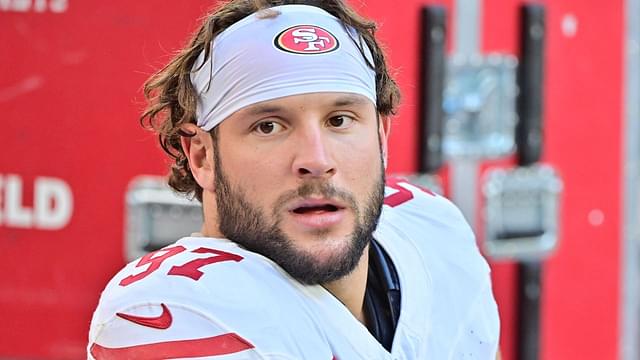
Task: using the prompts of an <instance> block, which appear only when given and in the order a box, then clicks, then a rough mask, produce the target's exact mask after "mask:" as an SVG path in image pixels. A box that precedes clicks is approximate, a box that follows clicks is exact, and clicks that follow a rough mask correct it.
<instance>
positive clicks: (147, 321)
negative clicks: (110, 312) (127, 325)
mask: <svg viewBox="0 0 640 360" xmlns="http://www.w3.org/2000/svg"><path fill="white" fill-rule="evenodd" d="M160 306H162V314H160V315H159V316H152V317H147V316H136V315H130V314H123V313H116V315H117V316H119V317H121V318H123V319H125V320H129V321H131V322H132V323H135V324H138V325H142V326H147V327H151V328H154V329H161V330H165V329H168V328H169V326H171V323H172V322H173V316H171V312H170V311H169V308H168V307H167V305H165V304H160Z"/></svg>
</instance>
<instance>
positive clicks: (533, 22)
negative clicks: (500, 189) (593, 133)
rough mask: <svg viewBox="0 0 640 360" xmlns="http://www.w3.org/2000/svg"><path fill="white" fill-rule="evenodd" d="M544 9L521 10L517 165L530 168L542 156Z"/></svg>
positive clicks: (535, 7) (524, 6)
mask: <svg viewBox="0 0 640 360" xmlns="http://www.w3.org/2000/svg"><path fill="white" fill-rule="evenodd" d="M545 32H546V31H545V8H544V7H543V6H542V5H538V4H525V5H523V6H522V7H521V8H520V44H521V49H520V66H519V67H518V87H519V88H520V93H519V95H518V101H517V111H518V117H519V121H518V125H517V127H516V145H517V151H518V163H519V165H520V166H527V165H531V164H533V163H536V162H538V161H539V160H540V157H541V154H542V136H543V134H542V86H543V82H544V42H545Z"/></svg>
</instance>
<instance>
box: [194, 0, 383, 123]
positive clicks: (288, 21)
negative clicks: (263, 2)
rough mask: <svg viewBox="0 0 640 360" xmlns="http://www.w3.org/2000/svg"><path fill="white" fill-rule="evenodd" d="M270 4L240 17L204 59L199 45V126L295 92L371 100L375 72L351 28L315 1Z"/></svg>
mask: <svg viewBox="0 0 640 360" xmlns="http://www.w3.org/2000/svg"><path fill="white" fill-rule="evenodd" d="M271 9H272V10H275V11H277V12H278V13H279V15H277V16H275V17H267V18H260V17H258V16H257V13H254V14H252V15H250V16H248V17H246V18H244V19H242V20H240V21H239V22H237V23H235V24H233V25H232V26H230V27H229V28H227V29H226V30H225V31H223V32H222V33H220V34H219V35H218V36H216V38H215V39H214V41H213V42H212V45H211V52H210V56H209V58H208V59H207V61H206V62H205V63H204V64H202V61H203V58H204V52H202V53H201V54H200V56H199V57H198V59H197V60H196V62H195V64H194V66H193V72H192V74H191V82H192V83H193V85H194V87H195V89H196V91H197V93H198V95H199V100H198V106H197V111H196V116H197V119H198V126H200V127H201V128H202V129H203V130H206V131H209V130H211V129H212V128H214V127H215V126H216V125H218V124H220V123H221V122H222V121H223V120H224V119H226V118H227V117H228V116H230V115H231V114H233V113H234V112H236V111H238V110H240V109H242V108H244V107H246V106H249V105H252V104H256V103H259V102H262V101H267V100H272V99H276V98H281V97H285V96H290V95H296V94H307V93H315V92H347V93H355V94H360V95H363V96H365V97H367V98H368V99H369V100H371V101H372V102H373V104H374V105H375V104H376V85H375V71H374V70H373V69H371V67H370V66H369V65H368V64H367V61H366V60H365V59H364V58H363V56H362V53H361V52H360V50H359V49H358V47H357V46H356V45H355V43H354V40H353V39H356V40H355V41H357V42H360V38H359V37H358V35H357V33H356V31H355V30H353V29H351V28H349V30H348V32H349V33H351V34H349V33H348V32H347V30H346V29H345V27H344V26H343V25H342V23H341V22H340V20H338V19H337V18H335V17H334V16H332V15H331V14H329V13H328V12H326V11H324V10H322V9H320V8H317V7H314V6H308V5H284V6H277V7H273V8H271ZM362 44H363V46H364V52H365V55H366V56H367V59H368V61H369V63H371V64H373V60H372V57H371V52H370V50H369V49H368V47H367V46H366V45H364V41H362ZM211 62H213V64H211Z"/></svg>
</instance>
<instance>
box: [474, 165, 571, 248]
mask: <svg viewBox="0 0 640 360" xmlns="http://www.w3.org/2000/svg"><path fill="white" fill-rule="evenodd" d="M485 179H486V180H485V182H484V185H483V189H482V190H483V195H484V200H485V208H484V214H483V215H484V227H485V235H486V236H485V241H484V250H485V253H486V254H487V255H488V256H490V257H492V258H494V259H503V258H509V259H519V260H536V259H541V258H544V257H547V256H548V255H549V254H551V253H552V252H553V250H554V249H555V248H556V247H557V246H558V230H559V223H560V220H559V217H560V195H561V192H562V181H561V180H560V178H559V177H558V175H557V174H556V172H555V171H554V170H553V168H551V167H550V166H546V165H535V166H531V167H519V168H515V169H510V170H505V169H492V170H489V172H488V173H487V175H486V177H485Z"/></svg>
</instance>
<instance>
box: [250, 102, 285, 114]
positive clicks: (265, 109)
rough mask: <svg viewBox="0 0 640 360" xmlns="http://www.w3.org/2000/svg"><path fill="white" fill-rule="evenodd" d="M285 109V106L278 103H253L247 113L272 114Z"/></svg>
mask: <svg viewBox="0 0 640 360" xmlns="http://www.w3.org/2000/svg"><path fill="white" fill-rule="evenodd" d="M282 110H284V107H282V106H278V105H270V104H258V105H253V106H251V107H250V108H249V109H247V113H248V114H249V115H263V114H272V113H276V112H280V111H282Z"/></svg>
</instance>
